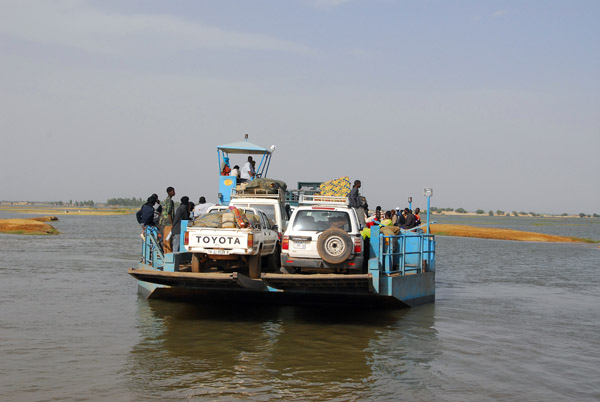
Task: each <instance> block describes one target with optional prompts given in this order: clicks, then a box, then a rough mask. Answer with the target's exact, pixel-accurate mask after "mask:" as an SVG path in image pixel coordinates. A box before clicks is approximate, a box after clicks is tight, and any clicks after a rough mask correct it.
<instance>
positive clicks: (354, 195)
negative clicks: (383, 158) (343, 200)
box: [348, 180, 421, 231]
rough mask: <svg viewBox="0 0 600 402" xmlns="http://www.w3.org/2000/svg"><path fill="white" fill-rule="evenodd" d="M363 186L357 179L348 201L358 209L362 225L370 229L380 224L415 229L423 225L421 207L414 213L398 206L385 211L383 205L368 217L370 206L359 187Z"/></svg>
mask: <svg viewBox="0 0 600 402" xmlns="http://www.w3.org/2000/svg"><path fill="white" fill-rule="evenodd" d="M361 186H362V183H361V181H360V180H355V181H354V186H353V187H352V190H351V191H350V194H349V195H348V201H349V202H348V203H349V205H350V207H352V208H353V209H354V210H355V211H356V215H357V216H358V220H359V222H360V224H361V226H363V227H365V228H367V229H370V228H371V227H372V226H373V225H375V224H378V225H380V226H396V227H399V228H400V229H413V228H416V227H417V226H420V225H421V217H420V216H419V213H420V212H421V210H420V209H419V208H416V209H415V212H414V214H413V211H412V210H411V209H409V208H404V209H403V210H400V208H399V207H398V208H396V209H392V210H389V211H385V212H383V211H382V210H381V207H379V206H378V207H377V208H376V209H375V213H374V214H373V215H371V216H370V217H369V218H366V214H367V211H368V210H369V207H368V206H367V203H366V201H365V199H364V197H361V196H360V193H359V189H360V188H361ZM369 231H370V230H369Z"/></svg>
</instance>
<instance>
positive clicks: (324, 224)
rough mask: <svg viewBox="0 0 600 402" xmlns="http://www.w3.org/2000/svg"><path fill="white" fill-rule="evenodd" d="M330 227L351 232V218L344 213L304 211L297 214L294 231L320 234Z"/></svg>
mask: <svg viewBox="0 0 600 402" xmlns="http://www.w3.org/2000/svg"><path fill="white" fill-rule="evenodd" d="M330 227H334V228H340V229H342V230H345V231H346V232H350V230H351V228H352V226H351V225H350V216H349V215H348V213H347V212H343V211H321V210H302V211H298V213H297V214H296V218H295V219H294V226H293V227H292V229H293V230H299V231H317V232H320V231H323V230H327V229H329V228H330Z"/></svg>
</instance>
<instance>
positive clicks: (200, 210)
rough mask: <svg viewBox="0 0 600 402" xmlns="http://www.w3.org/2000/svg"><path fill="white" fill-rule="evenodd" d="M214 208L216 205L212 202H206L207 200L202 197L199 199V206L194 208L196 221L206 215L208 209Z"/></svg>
mask: <svg viewBox="0 0 600 402" xmlns="http://www.w3.org/2000/svg"><path fill="white" fill-rule="evenodd" d="M214 206H215V204H213V203H212V202H206V198H204V197H200V199H198V205H196V207H195V208H194V219H196V218H197V217H199V216H202V215H204V214H205V213H207V212H208V209H209V208H210V207H214Z"/></svg>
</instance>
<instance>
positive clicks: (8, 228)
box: [0, 219, 59, 235]
mask: <svg viewBox="0 0 600 402" xmlns="http://www.w3.org/2000/svg"><path fill="white" fill-rule="evenodd" d="M0 233H9V234H29V235H51V234H59V232H58V230H56V228H54V227H53V226H52V225H49V224H47V223H44V222H40V221H39V220H35V219H0Z"/></svg>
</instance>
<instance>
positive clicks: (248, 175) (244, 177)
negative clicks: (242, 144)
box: [240, 156, 255, 181]
mask: <svg viewBox="0 0 600 402" xmlns="http://www.w3.org/2000/svg"><path fill="white" fill-rule="evenodd" d="M252 162H254V161H253V160H252V157H251V156H249V157H248V162H246V163H244V166H242V170H241V171H240V179H241V181H248V180H251V179H252V178H253V177H254V176H255V173H254V166H253V165H252Z"/></svg>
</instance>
